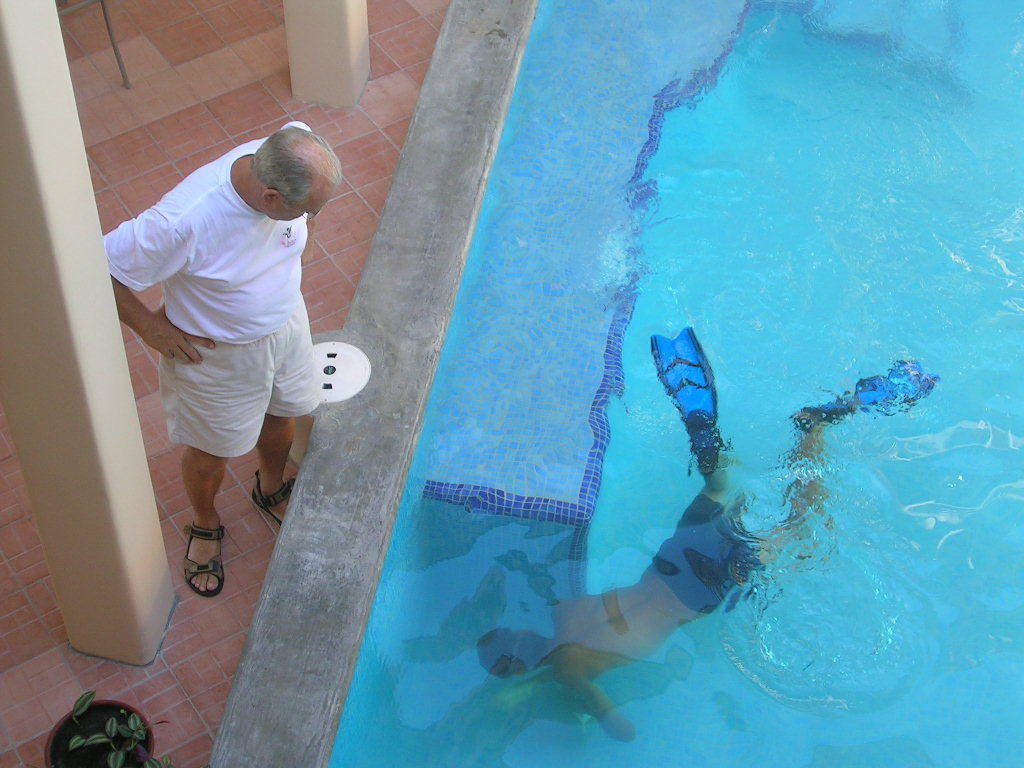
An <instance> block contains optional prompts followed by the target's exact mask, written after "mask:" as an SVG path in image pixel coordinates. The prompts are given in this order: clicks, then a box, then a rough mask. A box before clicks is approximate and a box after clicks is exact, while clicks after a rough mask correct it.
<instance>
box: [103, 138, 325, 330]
mask: <svg viewBox="0 0 1024 768" xmlns="http://www.w3.org/2000/svg"><path fill="white" fill-rule="evenodd" d="M288 125H289V126H297V127H299V128H304V129H305V130H307V131H308V130H309V126H307V125H306V124H304V123H300V122H291V123H288ZM263 141H264V139H257V140H255V141H250V142H248V143H246V144H243V145H242V146H240V147H236V148H235V149H233V150H231V151H230V152H228V153H227V154H226V155H223V156H222V157H220V158H218V159H217V160H214V161H213V162H212V163H209V164H208V165H204V166H203V167H202V168H199V169H197V170H196V171H194V172H193V173H191V174H190V175H189V176H188V177H187V178H186V179H184V180H183V181H182V182H181V183H180V184H178V186H176V187H175V188H174V189H172V190H171V191H170V192H168V193H167V194H166V195H164V197H163V198H162V199H161V200H160V202H159V203H157V204H156V205H154V206H153V207H152V208H149V209H148V210H146V211H143V212H142V213H141V214H140V215H139V216H138V217H136V218H134V219H131V220H130V221H126V222H124V223H122V224H121V225H120V226H119V227H118V228H117V229H115V230H113V231H112V232H110V233H108V234H107V235H106V236H105V237H104V238H103V243H104V246H105V248H106V251H107V260H108V261H109V263H110V274H111V275H113V276H114V277H115V278H116V279H117V280H118V281H119V282H121V283H123V284H124V285H126V286H128V287H129V288H131V289H133V290H136V291H142V290H145V289H146V288H149V287H150V286H151V285H155V284H156V283H159V282H162V283H163V284H164V285H163V288H164V304H165V306H166V311H167V319H168V320H170V321H171V322H172V323H174V325H176V326H177V327H178V328H180V329H181V330H183V331H185V332H186V333H190V334H193V335H195V336H206V337H207V338H211V339H213V340H214V341H224V342H230V343H234V344H244V343H246V342H250V341H255V340H256V339H259V338H261V337H263V336H266V335H267V334H269V333H273V332H274V331H276V330H278V329H279V328H281V327H282V326H283V325H284V324H285V323H286V322H287V321H288V318H289V317H290V316H291V314H292V312H293V311H294V310H295V308H296V306H298V302H300V301H302V292H301V289H300V287H299V282H300V280H301V277H302V265H301V258H300V257H301V256H302V251H303V249H304V248H305V246H306V219H305V217H300V218H298V219H294V220H292V221H275V220H274V219H271V218H268V217H267V216H265V215H264V214H262V213H260V212H259V211H256V210H254V209H253V208H250V207H249V206H248V205H247V204H246V203H245V201H243V200H242V198H241V197H239V195H238V192H236V191H235V188H234V186H233V185H232V184H231V165H232V163H234V162H235V160H237V159H238V158H239V157H242V156H244V155H251V154H253V153H254V152H255V151H256V150H257V149H258V148H259V146H260V145H261V144H262V143H263Z"/></svg>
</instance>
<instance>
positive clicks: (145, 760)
mask: <svg viewBox="0 0 1024 768" xmlns="http://www.w3.org/2000/svg"><path fill="white" fill-rule="evenodd" d="M95 699H96V692H95V691H86V692H85V693H83V694H82V695H81V696H79V697H78V701H76V702H75V705H74V706H73V707H72V708H71V711H70V712H68V714H66V715H65V716H64V717H63V718H62V719H61V721H60V722H58V723H57V725H55V726H54V728H53V730H52V731H50V737H49V739H47V742H46V759H47V768H174V765H173V763H171V759H170V758H169V757H165V758H163V759H162V760H161V759H158V758H156V757H154V756H153V734H152V733H151V732H150V727H149V723H147V722H146V721H145V720H144V719H143V718H142V716H141V715H140V714H139V713H137V712H135V711H134V710H133V709H132V708H131V707H129V706H128V705H127V704H123V703H121V702H119V701H96V700H95ZM204 768H210V766H204Z"/></svg>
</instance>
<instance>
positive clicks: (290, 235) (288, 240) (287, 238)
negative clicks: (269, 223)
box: [281, 224, 299, 248]
mask: <svg viewBox="0 0 1024 768" xmlns="http://www.w3.org/2000/svg"><path fill="white" fill-rule="evenodd" d="M298 239H299V236H298V234H297V233H296V232H295V225H294V224H289V225H288V228H287V229H285V231H284V234H283V235H281V245H283V246H284V247H285V248H288V247H291V246H293V245H295V243H296V241H298Z"/></svg>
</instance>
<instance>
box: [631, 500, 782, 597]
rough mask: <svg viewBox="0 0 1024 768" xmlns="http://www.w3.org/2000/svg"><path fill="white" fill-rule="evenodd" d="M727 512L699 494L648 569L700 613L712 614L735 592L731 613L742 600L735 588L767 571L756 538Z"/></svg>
mask: <svg viewBox="0 0 1024 768" xmlns="http://www.w3.org/2000/svg"><path fill="white" fill-rule="evenodd" d="M724 512H725V508H724V507H723V506H722V505H721V504H719V503H718V502H717V501H714V500H712V499H710V498H709V497H707V496H705V495H704V494H703V493H702V494H700V495H698V496H697V498H695V499H694V500H693V502H692V503H691V504H690V506H689V507H687V508H686V512H685V513H684V514H683V517H682V519H681V520H680V521H679V523H678V524H677V525H676V531H675V533H674V534H673V535H672V536H671V538H669V539H667V540H666V541H665V542H664V543H663V544H662V545H661V548H660V549H659V550H658V554H656V555H655V556H654V560H653V561H652V563H651V567H650V569H649V570H651V571H653V572H654V573H655V574H657V575H658V577H660V578H661V579H662V580H663V581H664V582H665V583H666V584H667V585H668V587H669V589H671V590H672V592H673V593H674V594H675V596H676V597H677V598H679V602H681V603H682V604H683V605H685V606H686V607H687V608H689V609H691V610H694V611H698V612H700V613H711V611H713V610H715V608H717V607H718V606H719V605H720V604H721V602H722V601H723V600H724V599H725V598H726V596H727V595H729V594H730V592H732V595H731V596H730V600H729V604H728V605H727V606H726V608H725V610H727V611H729V610H732V609H733V607H735V605H736V601H737V600H738V599H739V597H740V591H739V590H738V589H736V587H738V586H740V585H742V584H744V583H745V582H746V581H747V578H748V577H749V575H750V573H751V572H752V571H754V570H756V569H759V568H761V567H762V564H761V560H760V559H759V558H758V556H757V549H756V547H755V546H754V544H753V540H752V539H750V538H749V537H748V536H745V535H744V534H743V531H742V528H741V527H740V525H739V523H738V521H735V520H733V519H731V517H730V516H729V515H727V514H723V513H724Z"/></svg>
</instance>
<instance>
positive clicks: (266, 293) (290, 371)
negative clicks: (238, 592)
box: [104, 122, 342, 597]
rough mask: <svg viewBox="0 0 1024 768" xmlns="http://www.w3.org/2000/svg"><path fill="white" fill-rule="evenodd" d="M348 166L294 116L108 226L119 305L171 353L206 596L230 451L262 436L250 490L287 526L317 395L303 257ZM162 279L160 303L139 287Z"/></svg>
mask: <svg viewBox="0 0 1024 768" xmlns="http://www.w3.org/2000/svg"><path fill="white" fill-rule="evenodd" d="M341 179H342V176H341V166H340V163H339V162H338V158H337V156H336V155H335V154H334V152H333V151H332V150H331V148H330V145H328V144H327V142H326V141H325V140H324V139H323V138H322V137H320V136H317V135H316V134H314V133H312V132H311V131H310V130H309V127H308V126H307V125H305V124H303V123H299V122H292V123H288V124H287V125H286V126H285V127H284V128H282V129H281V130H279V131H277V132H276V133H274V134H272V135H271V136H270V137H269V138H267V139H266V140H256V141H251V142H248V143H246V144H243V145H241V146H239V147H236V148H235V149H233V150H231V151H230V152H228V153H227V154H225V155H223V156H222V157H220V158H218V159H217V160H214V161H213V162H212V163H209V164H208V165H205V166H203V167H202V168H199V169H198V170H196V171H195V172H193V173H192V174H191V175H190V176H188V177H187V178H186V179H185V180H184V181H182V182H181V183H180V184H178V186H176V187H175V188H174V189H172V190H171V191H170V192H169V193H167V195H165V196H164V197H163V199H161V200H160V202H158V203H157V204H156V205H154V206H153V207H152V208H149V209H148V210H146V211H143V212H142V213H141V214H140V215H139V216H137V217H136V218H134V219H132V220H130V221H126V222H123V223H122V224H121V225H120V226H119V227H117V229H115V230H114V231H112V232H110V233H109V234H107V235H106V236H105V238H104V245H105V248H106V251H107V258H108V260H109V265H110V274H111V277H112V280H113V285H114V298H115V301H116V302H117V309H118V315H119V316H120V318H121V321H122V322H124V323H125V325H127V326H128V327H129V328H131V329H132V330H133V331H135V332H136V333H137V334H138V335H139V336H140V337H141V338H142V340H143V341H144V342H145V343H146V344H148V345H149V346H150V347H152V348H153V349H155V350H156V351H157V352H159V353H160V354H161V355H162V359H161V364H160V391H161V396H162V397H163V403H164V409H165V411H166V413H167V428H168V432H169V433H170V436H171V439H173V440H174V441H175V442H178V443H181V444H183V445H184V446H185V452H184V454H183V455H182V460H181V473H182V479H183V481H184V484H185V490H186V492H187V494H188V498H189V501H190V502H191V504H192V509H193V522H192V523H191V524H190V525H188V526H186V528H185V532H186V534H187V535H188V545H187V548H186V551H185V560H184V576H185V583H186V584H188V586H189V587H190V588H191V589H192V590H193V591H195V592H196V593H198V594H200V595H203V596H204V597H212V596H214V595H216V594H218V593H219V592H220V591H221V589H222V587H223V586H224V569H223V565H222V561H221V540H222V539H223V537H224V527H223V526H222V525H221V524H220V517H219V516H218V514H217V510H216V509H215V507H214V497H215V496H216V494H217V491H218V489H219V488H220V485H221V482H222V480H223V478H224V471H225V469H226V467H227V462H228V459H229V458H231V457H234V456H241V455H243V454H245V453H248V452H249V451H251V450H252V449H253V447H255V448H256V450H257V453H258V454H259V469H258V470H257V472H256V476H255V479H254V483H253V491H252V500H253V503H254V504H255V505H256V506H257V507H258V508H259V510H260V511H261V513H263V514H264V515H265V516H266V517H267V518H268V520H271V521H272V522H273V523H276V525H278V526H279V525H280V522H281V515H282V514H283V513H284V509H285V506H286V502H287V499H288V497H289V495H290V493H291V489H292V484H293V483H294V480H288V481H287V482H286V481H285V480H284V476H283V475H284V469H285V462H286V461H287V458H288V451H289V449H290V447H291V443H292V437H293V435H294V429H295V417H297V416H302V415H304V414H307V413H309V412H310V411H312V410H313V408H314V407H315V406H316V405H317V403H318V392H317V390H316V384H315V379H314V376H313V358H312V339H311V337H310V330H309V320H308V318H307V315H306V307H305V303H304V302H303V299H302V293H301V290H300V286H299V283H300V279H301V276H302V275H301V263H302V260H303V257H305V256H306V255H307V254H308V252H309V249H310V248H312V244H313V240H312V237H311V236H310V235H311V233H312V230H313V224H314V217H315V216H316V215H317V213H319V212H320V210H321V209H322V208H323V206H324V205H325V204H326V203H327V201H328V200H330V199H331V197H333V195H334V194H335V192H336V191H337V188H338V185H339V184H340V183H341ZM157 283H161V284H162V286H163V292H164V306H162V307H161V308H159V309H158V310H156V311H155V312H154V311H151V310H150V309H148V308H147V307H146V306H145V305H144V304H143V303H142V302H141V301H140V300H139V298H138V297H137V296H136V295H135V293H134V292H135V291H142V290H145V289H146V288H149V287H150V286H152V285H155V284H157ZM268 490H269V491H270V492H269V493H267V491H268Z"/></svg>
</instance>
